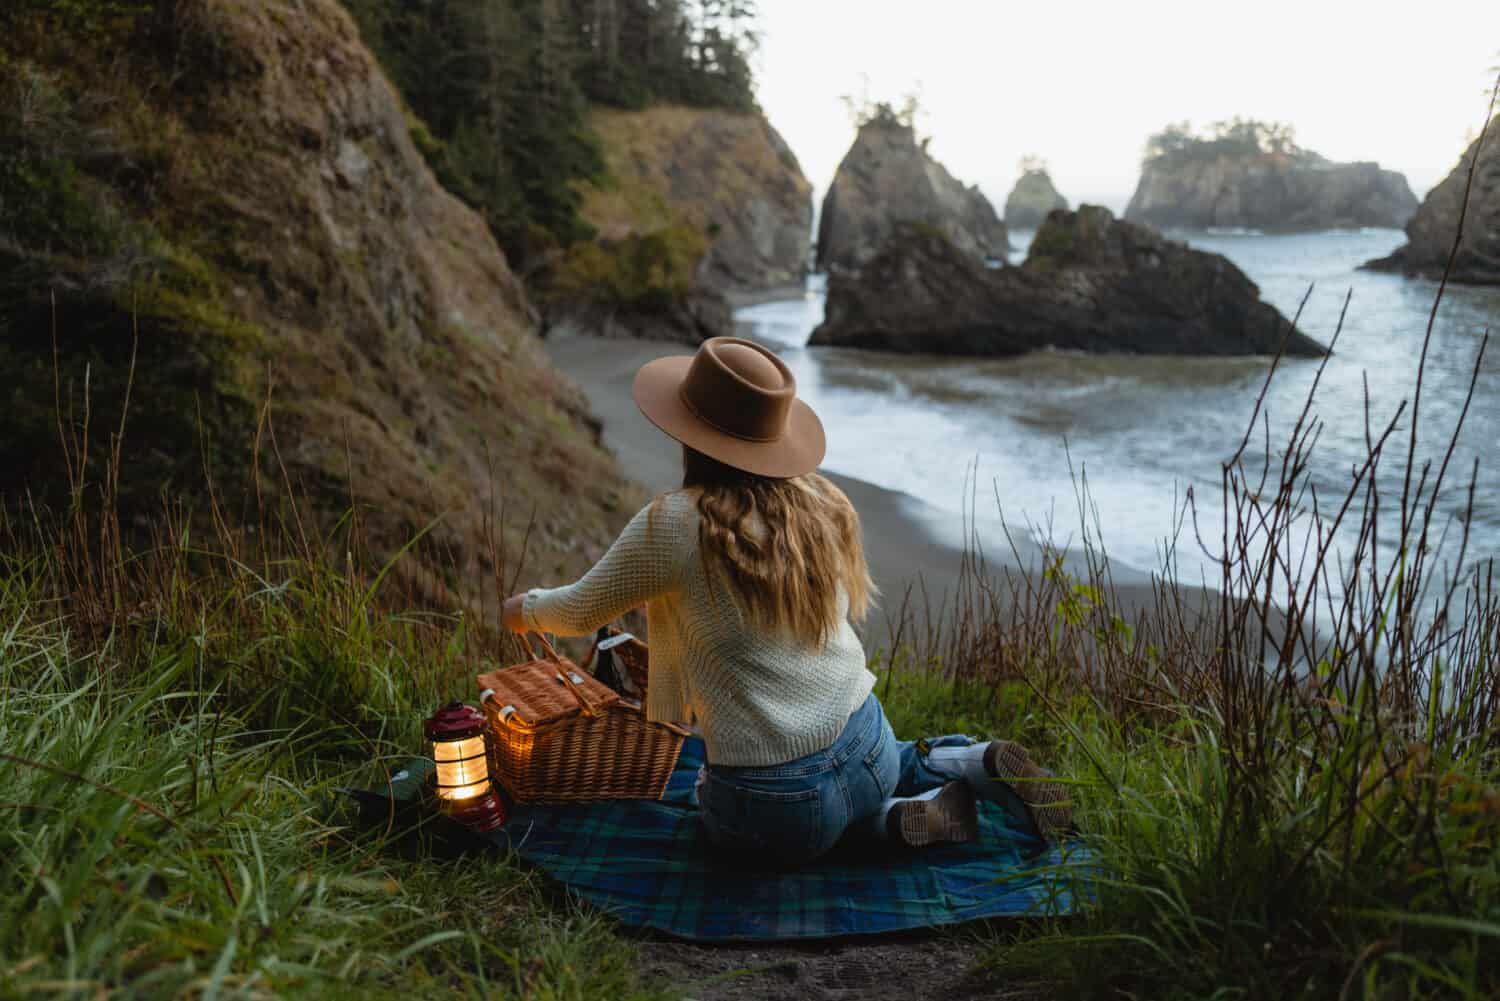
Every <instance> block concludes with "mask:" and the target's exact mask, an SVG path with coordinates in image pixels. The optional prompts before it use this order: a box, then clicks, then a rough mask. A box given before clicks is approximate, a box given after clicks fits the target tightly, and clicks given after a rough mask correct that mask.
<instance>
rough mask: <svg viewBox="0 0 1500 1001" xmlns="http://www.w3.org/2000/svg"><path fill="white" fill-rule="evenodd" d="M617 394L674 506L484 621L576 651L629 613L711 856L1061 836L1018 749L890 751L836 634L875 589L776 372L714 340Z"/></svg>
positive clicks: (1043, 790)
mask: <svg viewBox="0 0 1500 1001" xmlns="http://www.w3.org/2000/svg"><path fill="white" fill-rule="evenodd" d="M634 395H635V400H636V403H637V405H638V406H639V407H640V409H641V411H642V412H643V413H644V414H645V415H646V417H647V418H648V419H649V420H650V421H651V422H652V423H654V424H655V425H656V426H657V427H659V428H660V429H661V430H662V431H664V432H666V433H667V434H668V435H670V436H671V437H672V438H675V439H676V440H677V441H679V442H680V443H681V444H682V455H683V485H682V488H681V489H680V490H674V491H671V492H668V493H665V494H663V495H661V496H659V497H657V498H656V499H655V500H654V501H652V502H651V504H649V505H647V506H646V507H645V508H644V509H642V510H641V512H640V513H639V514H637V515H636V516H635V517H634V518H633V519H632V520H631V522H630V524H629V525H627V526H626V528H625V530H624V532H622V533H621V535H620V537H619V539H618V540H616V542H615V543H614V545H613V546H612V547H611V548H610V550H609V552H607V553H606V554H605V555H604V557H603V558H602V559H601V560H600V561H599V563H598V564H597V565H596V566H595V567H594V568H593V569H592V570H590V571H589V572H588V573H587V574H585V575H584V577H583V578H582V579H581V580H579V581H578V582H577V583H575V584H570V585H568V586H566V587H558V588H552V589H548V590H532V591H529V592H527V593H526V594H523V595H515V596H513V597H511V598H509V599H507V601H506V602H505V606H504V613H503V617H504V622H505V625H506V626H507V627H508V628H510V629H513V630H516V631H522V630H526V629H531V630H537V631H545V632H554V633H559V634H562V635H570V636H582V635H587V634H589V633H592V632H593V631H594V630H596V629H597V628H598V627H599V626H601V625H603V624H605V623H607V622H610V621H613V620H614V619H616V618H618V617H619V616H621V615H623V614H624V613H625V612H627V611H629V610H630V609H633V608H636V607H638V606H641V605H645V607H646V617H647V627H648V630H649V639H650V643H651V665H650V685H649V688H648V691H647V697H646V706H645V709H646V715H647V717H648V718H649V719H652V720H661V721H691V722H692V723H694V724H695V725H696V726H697V728H698V729H699V731H700V732H701V733H702V735H703V743H704V747H705V749H706V752H707V760H708V763H707V765H705V766H704V769H703V770H702V771H701V772H700V773H699V778H698V799H699V805H700V807H701V809H702V817H703V824H704V827H705V828H706V830H707V832H708V835H709V837H710V839H711V840H712V841H714V842H715V843H716V844H718V845H720V846H722V847H724V848H726V849H728V850H730V851H734V852H745V853H753V855H749V856H748V857H750V858H754V859H756V860H763V861H771V862H774V863H777V864H780V865H796V864H798V863H802V862H807V861H809V860H811V859H814V858H817V857H818V856H819V855H822V854H823V853H824V852H826V851H828V849H830V848H832V847H833V845H834V843H835V842H837V841H838V840H839V839H840V838H841V837H843V836H844V834H845V833H846V832H857V836H861V837H867V838H878V839H883V840H887V841H891V842H896V843H900V844H905V845H912V846H918V845H926V844H930V843H934V842H954V841H965V840H968V839H970V838H972V837H974V836H975V834H976V833H977V824H978V821H977V815H976V812H975V797H976V796H979V797H983V798H986V799H991V800H994V801H997V802H999V803H1001V804H1002V805H1004V806H1006V807H1007V808H1008V809H1010V810H1012V812H1014V813H1015V814H1016V815H1017V816H1018V817H1019V818H1020V819H1022V820H1023V821H1024V822H1025V823H1027V824H1029V825H1030V827H1031V828H1032V829H1033V831H1034V832H1035V833H1036V834H1037V835H1039V836H1041V837H1049V836H1052V835H1053V834H1054V833H1055V832H1057V831H1059V830H1060V829H1062V828H1064V827H1066V826H1068V825H1069V824H1070V823H1071V811H1070V809H1069V807H1068V806H1067V804H1066V797H1065V795H1064V793H1063V791H1062V789H1061V788H1059V787H1058V786H1057V785H1056V784H1054V783H1051V782H1047V781H1045V778H1046V773H1045V772H1043V771H1042V770H1041V769H1040V768H1038V767H1037V766H1036V765H1035V764H1034V763H1033V762H1032V761H1031V759H1030V757H1029V756H1028V755H1027V753H1026V751H1025V750H1024V749H1023V748H1022V747H1021V746H1020V745H1018V744H1015V743H1013V742H1009V741H993V742H989V743H973V742H971V741H970V740H969V739H968V738H965V737H948V738H941V739H939V740H935V741H930V742H927V743H926V744H925V746H924V747H923V748H922V749H920V750H919V748H918V747H917V746H916V745H914V744H912V743H910V742H902V741H897V740H896V739H895V736H894V735H893V734H892V732H891V727H890V724H889V723H888V722H887V721H886V718H885V713H884V712H883V710H882V709H881V706H880V702H879V700H878V699H877V698H876V697H875V695H874V694H873V691H872V689H873V687H874V683H875V677H874V675H872V674H871V673H870V671H869V670H868V668H867V667H866V657H865V651H864V648H863V647H862V646H861V644H860V641H859V637H858V636H856V635H855V632H854V629H853V628H852V627H851V625H850V619H851V618H853V619H855V620H859V619H861V618H863V616H864V615H865V612H866V610H867V609H868V608H869V605H870V601H871V599H872V598H873V597H874V591H875V588H874V585H873V583H872V582H871V580H870V576H869V573H868V571H867V569H866V566H865V556H864V548H863V543H862V541H861V534H860V523H859V516H858V515H857V514H856V513H855V511H854V508H853V506H852V505H851V504H850V503H849V499H848V498H847V497H846V496H845V495H844V493H843V492H842V491H841V490H839V489H838V488H837V487H836V486H834V485H833V484H832V483H830V482H829V481H828V480H826V479H824V478H823V477H822V476H819V475H817V474H816V473H815V472H814V470H815V469H816V468H817V466H818V463H819V462H820V461H822V458H823V453H824V445H825V442H824V435H823V426H822V424H821V423H820V422H819V420H818V418H817V416H816V415H815V414H814V413H813V411H812V409H811V408H810V407H808V406H807V404H805V403H803V402H802V401H801V400H799V399H797V398H796V382H795V380H794V379H793V377H792V373H791V372H790V370H788V369H787V367H786V365H785V364H784V363H782V361H781V360H780V359H779V358H777V357H776V356H775V355H774V354H772V353H771V352H770V351H768V350H766V349H765V348H763V347H761V346H760V345H757V344H754V343H752V342H750V341H744V340H739V339H736V338H727V337H719V338H714V339H712V340H709V341H707V342H706V343H704V344H703V346H702V347H700V348H699V350H698V352H697V354H696V355H693V356H691V357H670V358H661V359H658V360H656V361H653V362H651V363H649V364H647V365H645V366H643V367H642V368H641V370H640V372H639V373H638V374H637V375H636V379H635V384H634ZM1039 780H1040V781H1039Z"/></svg>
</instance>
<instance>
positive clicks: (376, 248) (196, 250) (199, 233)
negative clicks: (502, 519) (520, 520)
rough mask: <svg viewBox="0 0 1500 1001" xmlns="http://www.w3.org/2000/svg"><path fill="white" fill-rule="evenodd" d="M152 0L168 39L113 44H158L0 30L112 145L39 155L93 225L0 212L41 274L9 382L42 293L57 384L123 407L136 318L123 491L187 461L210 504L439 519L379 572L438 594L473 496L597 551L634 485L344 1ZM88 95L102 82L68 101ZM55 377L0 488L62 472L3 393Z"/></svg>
mask: <svg viewBox="0 0 1500 1001" xmlns="http://www.w3.org/2000/svg"><path fill="white" fill-rule="evenodd" d="M176 6H177V9H178V10H177V13H176V14H175V15H174V17H175V18H176V19H177V23H174V24H172V25H169V26H168V27H167V28H166V29H162V30H164V31H165V32H166V34H167V36H169V37H167V38H166V39H165V40H163V39H157V38H154V37H153V38H150V39H144V40H143V39H138V38H126V39H124V40H123V41H122V43H121V44H120V46H119V49H118V50H119V51H125V52H146V51H161V52H162V53H163V55H162V56H161V62H160V63H158V62H152V61H142V62H139V63H129V64H128V65H127V64H126V62H125V61H123V60H118V59H117V60H115V61H113V62H106V61H103V60H101V61H99V62H97V63H96V62H95V61H94V59H93V56H92V54H91V53H89V52H87V51H84V50H82V49H81V48H80V47H79V46H77V45H76V44H70V43H69V42H68V40H67V39H66V38H61V39H53V40H51V41H49V42H47V43H45V44H37V43H34V42H33V43H28V42H27V41H26V40H25V39H24V38H20V39H18V38H16V37H15V36H12V37H11V39H10V41H8V42H0V46H6V45H11V46H15V49H14V50H13V51H12V52H11V54H10V55H11V59H12V61H11V62H10V63H9V68H10V69H11V70H15V68H16V67H17V66H21V67H22V72H24V73H25V74H26V75H27V77H28V78H36V79H47V80H55V81H56V89H57V91H58V95H59V97H58V101H59V107H60V108H63V109H64V110H66V111H67V113H68V114H72V115H75V116H77V117H79V118H80V124H79V128H80V129H83V130H84V131H85V132H87V133H89V134H93V135H105V134H108V135H110V136H112V137H113V140H112V141H113V142H114V143H115V144H116V150H115V156H114V159H113V165H112V164H111V162H110V161H108V160H104V159H102V158H100V157H99V156H97V155H91V156H88V157H83V156H81V155H80V156H78V157H74V158H73V159H71V160H69V159H67V158H66V157H65V158H64V159H63V160H62V161H59V160H58V159H57V157H56V156H53V157H51V159H47V158H46V157H43V159H41V160H38V161H37V162H39V163H40V162H49V163H58V162H60V163H62V167H60V168H59V169H60V170H63V173H62V174H60V175H59V177H62V178H64V179H66V180H67V181H68V183H69V184H70V185H71V187H70V188H69V189H68V191H69V197H70V198H72V199H75V200H76V201H77V202H78V210H79V212H80V213H86V212H90V211H91V212H92V213H94V215H95V216H96V217H97V218H107V219H109V220H110V225H111V227H113V229H114V231H115V233H116V235H115V236H114V237H112V240H113V241H114V243H113V245H111V244H108V243H105V242H101V238H95V237H93V236H90V237H89V238H88V239H83V238H82V237H80V238H79V241H78V242H77V244H76V249H75V251H73V252H69V253H66V254H60V253H57V248H58V241H57V239H55V238H54V237H53V236H52V235H50V234H48V233H47V232H46V231H45V230H41V229H37V228H35V227H28V226H26V225H24V224H23V225H17V223H16V219H15V217H14V216H12V217H11V218H9V219H7V220H6V221H7V223H8V224H9V225H8V227H6V228H7V235H6V239H4V240H3V241H0V244H3V245H4V247H5V250H4V253H5V254H6V255H7V256H8V257H9V258H10V259H11V263H12V264H14V265H15V266H16V267H18V268H20V269H23V270H25V271H26V272H27V273H29V274H32V275H35V276H39V277H45V279H46V281H45V283H39V282H28V283H27V285H26V292H25V294H24V295H23V296H21V297H19V298H14V299H7V300H6V301H5V303H4V305H3V306H0V309H3V311H4V315H3V317H0V321H4V323H5V324H7V325H9V326H10V327H11V328H12V329H13V330H14V331H16V336H15V337H14V338H10V339H9V340H8V343H6V345H5V346H4V348H5V350H3V351H0V367H4V368H6V369H9V372H7V376H8V378H7V381H10V378H9V377H10V376H14V375H17V374H20V375H22V376H23V377H25V376H27V375H28V374H30V373H32V372H34V371H40V370H43V369H47V370H50V362H51V358H50V344H49V343H48V336H47V329H48V328H47V324H48V322H49V319H50V316H49V312H50V311H49V310H48V308H47V298H48V297H49V296H50V295H52V294H55V295H56V297H57V302H58V306H57V326H58V331H59V340H60V344H61V348H62V357H63V369H64V371H63V379H64V384H65V385H71V386H73V387H74V390H75V392H78V391H81V387H82V385H83V379H82V377H81V376H82V371H83V367H84V366H85V365H91V374H90V379H91V383H92V388H93V390H94V392H95V403H94V405H95V407H96V410H95V413H99V414H109V415H110V417H109V420H108V421H107V422H104V423H110V424H111V425H113V422H115V421H117V420H118V419H119V418H118V411H117V410H111V409H110V404H111V403H112V402H114V401H119V400H121V399H122V398H123V393H122V392H121V391H120V387H121V385H122V384H123V383H124V380H125V378H126V362H128V360H129V356H128V351H123V352H122V349H121V347H120V346H121V345H122V344H123V345H125V347H126V348H128V346H129V338H130V332H131V329H132V323H133V322H137V321H138V322H139V324H140V352H141V356H142V357H141V362H142V364H140V365H138V366H137V380H136V384H135V386H134V388H133V390H132V391H131V394H130V395H131V416H130V418H129V420H128V421H127V423H126V424H125V425H124V426H125V429H126V431H125V439H124V450H123V456H122V458H123V462H122V470H123V472H122V475H123V476H125V477H126V478H127V479H129V480H130V481H131V482H129V483H127V484H125V485H124V488H123V490H122V492H123V493H125V494H126V495H127V496H137V495H138V496H139V498H140V499H141V501H142V508H143V509H149V508H150V507H151V505H152V504H153V503H159V501H157V500H156V494H157V491H158V490H162V491H165V492H167V493H169V494H172V495H174V496H185V495H186V496H191V495H193V493H194V492H197V491H201V490H202V489H203V476H202V467H203V465H204V462H205V460H208V461H209V462H210V464H212V466H213V467H214V468H213V473H214V477H215V479H216V480H217V481H218V482H219V484H220V489H221V490H223V491H225V493H224V494H223V495H222V496H223V497H224V498H227V499H225V500H224V501H223V502H224V504H225V509H226V510H229V511H231V512H234V513H238V512H240V511H242V510H244V508H245V503H244V501H243V499H242V497H241V496H239V495H237V494H235V493H233V492H231V491H229V490H228V488H227V486H226V484H230V483H232V484H235V485H237V486H238V487H241V488H244V489H245V490H246V491H248V489H249V487H250V485H251V484H252V483H256V484H258V490H259V495H260V496H261V497H263V498H266V499H267V501H268V502H269V503H275V502H276V499H278V498H280V499H282V500H285V491H287V489H288V488H290V490H291V492H293V493H296V494H298V495H299V496H300V497H301V499H302V500H303V501H304V502H306V503H310V504H311V507H312V509H313V513H314V515H316V516H318V517H321V518H322V519H324V521H323V523H324V524H325V525H332V524H333V523H334V521H335V520H337V518H338V517H339V516H340V515H341V514H342V512H343V511H345V510H346V509H347V508H348V506H349V504H350V503H351V500H353V501H356V502H357V503H358V504H359V506H360V509H361V522H362V527H363V529H364V531H365V534H366V539H367V541H368V542H369V543H370V544H371V546H372V548H373V549H374V551H375V553H376V554H377V555H380V554H391V553H394V552H395V551H396V550H397V549H398V548H399V547H400V546H401V545H402V544H403V543H404V542H406V541H407V540H408V539H410V538H411V537H412V535H413V534H415V533H416V532H417V531H418V530H420V529H421V528H423V527H424V526H427V525H429V524H430V523H432V522H433V521H434V519H437V518H441V521H440V522H439V523H438V524H437V525H436V527H435V528H434V530H433V532H432V534H430V535H429V536H428V540H429V541H431V542H432V543H434V544H435V545H434V549H441V550H446V551H447V554H446V555H445V557H444V558H443V559H442V560H438V561H436V562H432V563H426V564H424V563H423V562H422V561H421V559H420V558H417V559H416V560H413V559H408V560H403V561H402V566H401V568H399V569H398V570H397V573H398V575H400V574H403V573H406V574H410V575H411V577H412V580H413V582H414V584H415V586H416V588H417V590H418V592H419V593H425V594H427V595H429V596H430V597H432V598H433V599H434V600H442V599H443V595H444V594H446V587H445V585H444V583H443V576H442V574H443V573H444V572H446V571H448V570H457V571H458V572H460V573H463V572H477V571H479V570H481V569H483V567H484V565H485V552H486V546H485V545H484V540H485V538H486V532H485V525H484V519H485V515H486V511H485V506H486V498H488V497H490V496H491V494H492V492H493V493H498V494H500V495H503V496H504V498H505V501H506V503H507V505H508V507H509V508H510V510H511V511H513V512H514V511H523V512H524V511H527V510H532V509H534V510H535V511H536V516H537V519H538V525H537V529H538V530H537V531H535V532H533V548H532V554H533V562H532V563H531V566H530V569H532V570H534V571H537V572H540V573H545V574H549V575H550V574H553V573H556V572H558V571H559V570H561V569H562V568H564V567H567V568H577V567H579V566H581V565H584V564H585V563H586V562H587V560H588V559H589V558H590V557H591V556H597V555H598V553H599V551H601V550H602V548H603V546H604V545H605V544H607V541H608V539H609V538H610V536H611V531H612V529H613V528H615V527H617V524H618V522H619V521H620V520H622V515H623V514H624V508H628V506H629V504H630V503H631V502H632V498H631V497H627V496H626V494H627V493H629V490H630V488H628V487H626V486H625V484H624V482H623V481H622V479H621V477H620V476H619V474H618V472H617V470H616V468H615V466H614V463H613V461H612V460H611V459H610V458H609V457H608V456H607V455H606V454H605V453H604V452H603V451H602V450H601V448H600V447H599V446H598V444H597V425H596V424H594V422H592V420H591V418H590V417H589V415H588V414H587V412H586V408H585V407H584V405H583V404H582V402H581V397H580V395H579V393H578V391H577V390H576V389H575V388H574V387H572V386H570V385H569V384H567V383H566V382H565V380H563V379H562V378H560V377H559V376H558V375H557V374H556V373H555V372H554V371H553V370H552V369H551V368H550V367H549V365H548V364H547V362H546V361H545V358H544V356H543V355H542V353H541V349H540V346H539V345H538V343H537V341H536V338H535V337H534V335H533V334H532V329H533V324H534V320H535V317H534V314H533V312H532V310H531V307H530V306H529V305H528V302H527V298H526V295H525V293H524V292H523V290H522V288H521V285H520V283H519V282H518V281H517V279H516V277H515V276H514V275H513V274H512V273H511V271H510V270H509V268H508V267H507V265H506V261H505V259H504V257H503V255H502V254H501V253H500V251H499V250H498V248H497V247H496V245H495V242H494V240H493V239H492V237H491V236H490V233H489V231H488V230H487V228H486V227H485V225H484V224H483V222H481V220H480V219H479V218H478V217H477V216H476V215H475V214H474V213H473V212H471V211H469V210H468V209H467V208H465V207H464V206H463V205H461V204H460V203H459V202H458V201H457V200H455V199H454V198H453V197H451V196H450V195H449V194H448V193H447V192H445V191H444V190H443V189H442V188H441V187H440V186H439V185H438V184H437V183H436V181H435V180H434V179H433V177H432V174H431V173H430V172H429V170H428V168H427V167H426V165H425V164H424V162H423V160H422V158H421V156H419V155H418V153H417V150H416V149H415V148H414V146H413V143H412V139H411V136H410V134H409V128H410V123H409V122H408V119H407V118H406V117H405V115H404V114H403V112H402V109H401V103H400V101H399V100H398V98H397V97H396V95H395V94H394V92H393V91H392V89H391V87H390V86H389V85H388V84H387V82H386V80H385V78H384V76H383V75H382V74H381V72H380V70H379V68H378V67H377V65H376V63H375V60H374V58H373V57H372V56H371V54H370V53H369V52H368V51H367V49H366V48H365V46H364V45H363V44H362V42H361V40H360V37H359V33H358V31H357V30H356V28H355V26H354V24H353V23H352V22H351V20H350V19H349V17H348V16H347V15H346V13H345V12H344V10H343V9H342V7H341V6H340V5H339V4H338V3H337V2H335V0H263V2H259V3H255V4H240V3H235V2H231V0H203V2H199V3H191V4H178V5H176ZM42 27H43V28H46V29H47V30H55V29H56V24H53V25H51V26H46V25H43V26H42ZM133 30H137V31H145V30H146V29H145V28H137V29H133ZM152 30H153V31H154V30H157V29H155V28H153V29H152ZM144 58H145V57H143V59H144ZM155 58H156V57H155V56H152V57H151V59H155ZM16 60H24V61H25V62H24V63H21V62H17V61H16ZM0 64H3V60H0ZM122 66H126V67H127V68H126V70H125V71H124V72H122V71H121V67H122ZM169 68H170V69H172V70H173V72H174V73H175V74H176V75H175V76H172V75H169V74H168V72H167V70H168V69H169ZM106 74H107V75H106ZM103 92H109V93H111V94H114V95H116V98H117V99H116V100H113V101H111V102H97V101H93V102H90V101H89V100H88V98H89V95H90V94H91V93H103ZM7 148H9V147H7ZM40 152H46V151H40ZM52 152H53V153H56V152H57V151H55V150H54V151H52ZM20 155H22V156H26V155H29V154H28V153H27V152H26V151H25V149H24V148H23V149H22V153H21V154H20ZM75 161H76V164H75ZM121 165H123V166H121ZM63 168H66V169H65V170H64V169H63ZM10 204H11V205H14V202H11V203H10ZM0 270H4V269H0ZM142 377H145V380H146V381H145V382H144V383H143V382H142ZM51 386H52V383H51V380H50V379H48V380H47V381H46V383H45V384H44V387H45V388H44V390H43V388H42V387H37V390H38V391H37V393H36V394H34V395H35V396H36V398H35V399H31V398H30V397H26V398H25V399H24V400H22V406H21V407H19V408H16V409H13V410H11V411H10V416H9V417H8V418H6V420H5V421H4V423H5V424H6V425H8V426H7V427H6V428H5V431H6V432H7V433H5V434H0V440H3V444H0V452H3V453H4V454H3V455H0V458H3V459H4V461H3V462H0V466H3V467H4V468H5V470H6V472H5V474H4V476H3V479H0V486H3V488H4V489H5V491H6V492H15V491H19V490H25V489H30V488H33V487H41V488H44V489H45V488H47V487H48V486H49V485H55V478H56V477H59V476H60V475H61V471H60V470H59V469H58V468H57V463H56V461H55V455H56V445H55V442H54V445H53V447H52V448H51V449H46V450H42V446H41V444H40V439H37V440H31V439H29V438H28V437H27V435H28V434H32V435H33V437H35V433H33V432H31V431H29V430H28V426H27V425H26V424H25V422H24V419H22V418H18V417H17V416H16V415H17V414H22V415H24V414H26V413H28V412H29V413H31V414H32V415H33V417H35V416H37V415H41V414H45V412H46V411H47V410H49V409H50V407H51V401H52V389H51ZM22 395H23V396H24V395H25V394H24V393H23V394H22ZM74 405H77V400H76V399H75V400H74ZM258 414H259V415H260V416H259V417H258V416H257V415H258ZM52 426H53V427H54V428H55V426H56V425H55V422H53V424H52ZM36 433H42V434H44V433H45V427H44V429H43V431H42V432H36ZM273 433H274V439H273V437H272V434H273ZM53 437H54V439H55V435H54V436H53ZM94 444H95V447H96V450H97V448H98V446H99V445H100V444H101V442H95V443H94ZM273 445H274V448H273ZM273 455H274V459H273ZM257 458H258V459H259V464H258V465H257V464H256V459H257ZM137 481H138V482H137ZM564 498H566V502H563V499H564ZM148 513H149V511H148ZM512 527H513V528H516V527H518V526H512ZM512 541H513V542H514V541H517V540H512ZM516 551H517V550H516V549H513V550H512V555H514V554H515V552H516ZM450 561H451V562H450ZM424 566H425V567H426V568H427V569H426V570H425V571H424V570H423V567H424Z"/></svg>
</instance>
